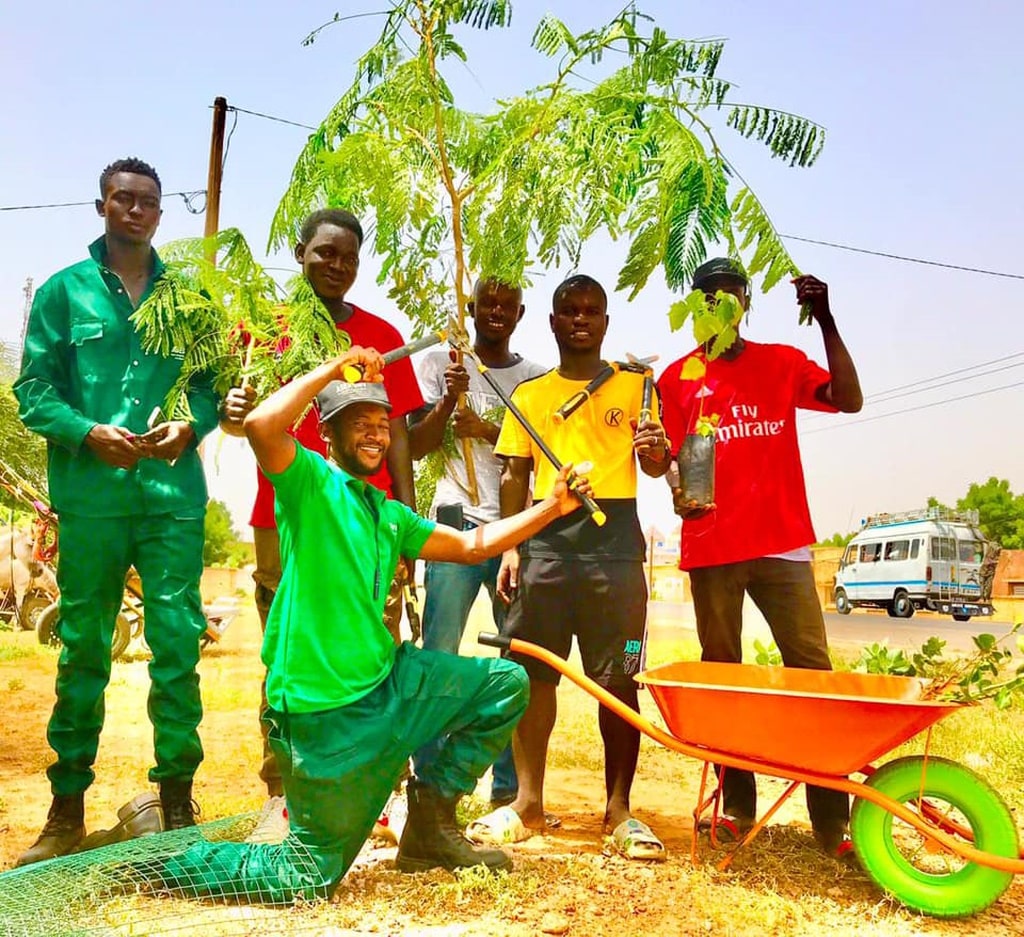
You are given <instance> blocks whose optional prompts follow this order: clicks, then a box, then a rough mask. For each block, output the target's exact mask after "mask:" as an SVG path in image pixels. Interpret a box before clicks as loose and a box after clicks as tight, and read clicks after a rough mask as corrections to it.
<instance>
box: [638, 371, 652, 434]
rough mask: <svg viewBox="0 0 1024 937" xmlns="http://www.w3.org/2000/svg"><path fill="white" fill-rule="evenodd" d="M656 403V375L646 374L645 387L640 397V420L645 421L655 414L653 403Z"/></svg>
mask: <svg viewBox="0 0 1024 937" xmlns="http://www.w3.org/2000/svg"><path fill="white" fill-rule="evenodd" d="M653 403H654V377H653V376H652V375H650V374H645V375H644V389H643V394H642V396H641V398H640V422H641V423H644V422H646V421H647V420H650V419H651V417H652V416H653V411H652V405H653Z"/></svg>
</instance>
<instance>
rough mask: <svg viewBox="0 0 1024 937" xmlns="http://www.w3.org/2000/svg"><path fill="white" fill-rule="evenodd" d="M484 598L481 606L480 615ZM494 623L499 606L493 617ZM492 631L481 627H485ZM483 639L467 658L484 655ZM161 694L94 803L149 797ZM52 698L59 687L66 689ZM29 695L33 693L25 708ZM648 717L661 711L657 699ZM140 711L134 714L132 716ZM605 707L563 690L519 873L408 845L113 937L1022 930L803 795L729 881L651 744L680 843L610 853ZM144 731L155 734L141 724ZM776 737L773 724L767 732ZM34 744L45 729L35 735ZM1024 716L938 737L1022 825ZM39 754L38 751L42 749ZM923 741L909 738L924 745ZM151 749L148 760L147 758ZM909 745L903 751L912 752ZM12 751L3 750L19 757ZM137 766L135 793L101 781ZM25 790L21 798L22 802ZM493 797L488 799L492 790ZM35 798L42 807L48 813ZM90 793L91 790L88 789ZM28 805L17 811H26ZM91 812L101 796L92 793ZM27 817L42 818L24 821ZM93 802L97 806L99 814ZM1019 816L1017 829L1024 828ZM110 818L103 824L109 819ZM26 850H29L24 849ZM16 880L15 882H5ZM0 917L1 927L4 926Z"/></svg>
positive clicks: (230, 766) (249, 634)
mask: <svg viewBox="0 0 1024 937" xmlns="http://www.w3.org/2000/svg"><path fill="white" fill-rule="evenodd" d="M482 607H483V606H482V605H480V606H478V613H480V612H481V609H482ZM477 621H479V623H480V624H481V625H485V624H486V622H487V617H486V612H482V613H481V614H479V617H478V618H477ZM476 630H477V629H476V628H474V627H473V626H472V625H471V627H470V629H469V631H470V633H471V634H475V632H476ZM257 632H258V629H257V628H256V627H255V625H254V624H253V621H252V616H246V617H245V618H243V619H240V620H239V621H238V622H236V624H235V625H233V626H232V632H231V633H229V636H228V638H227V639H226V641H225V643H224V645H222V646H221V647H219V648H216V649H214V650H213V651H212V652H211V653H209V654H208V655H204V660H203V663H202V665H201V666H202V674H203V684H202V685H203V693H204V702H205V708H206V713H207V715H206V718H205V720H204V726H203V735H204V742H205V745H206V748H207V752H208V755H207V761H206V763H205V764H204V766H203V770H202V773H201V777H200V786H199V795H200V798H201V800H202V803H203V807H204V813H205V815H206V816H207V817H218V816H225V815H230V814H237V813H242V812H247V811H252V810H254V809H256V808H257V807H258V806H259V803H260V801H261V795H260V792H259V785H258V782H256V781H255V772H256V767H257V759H258V750H259V735H258V728H257V723H256V715H255V708H256V704H257V699H258V672H259V671H258V663H257V661H256V659H255V657H256V642H257V640H258V634H257ZM10 637H11V636H9V635H7V634H0V685H3V684H4V683H6V682H7V681H8V680H10V679H23V680H25V681H26V682H28V683H29V684H30V685H31V686H35V685H36V684H39V685H41V686H45V685H46V684H47V683H49V685H50V686H52V669H53V655H52V652H48V651H47V652H43V655H42V656H41V657H40V656H39V655H37V653H36V652H35V651H34V650H32V651H29V652H26V653H25V654H22V653H13V654H10V653H8V654H7V655H6V656H5V652H4V651H3V648H4V646H5V645H7V646H11V645H12V643H14V644H18V645H19V646H20V643H21V642H11V641H10V640H9V639H10ZM469 648H470V645H469V643H468V641H467V644H466V645H465V649H466V650H469ZM696 656H697V653H696V642H695V640H694V639H693V637H692V635H687V634H684V635H682V636H679V637H677V638H674V639H672V640H670V641H663V642H659V643H657V644H655V645H653V646H652V647H651V648H650V649H649V663H650V664H651V665H654V664H657V663H661V662H664V661H667V660H670V659H679V658H691V659H692V658H695V657H696ZM146 686H147V679H146V674H145V664H144V663H143V662H141V661H139V662H134V663H128V664H122V665H118V666H117V667H116V668H115V679H114V681H113V682H112V687H111V692H110V694H109V696H108V710H109V712H110V716H109V717H108V730H107V733H106V734H105V739H106V737H107V735H108V734H113V733H116V732H119V731H120V732H126V731H128V728H126V725H128V726H130V727H132V728H131V731H132V732H134V733H135V735H134V736H133V739H134V740H130V741H129V742H128V743H127V744H126V745H125V746H124V747H113V745H114V740H113V739H111V740H110V742H109V743H108V742H107V741H105V743H104V748H103V749H101V759H100V763H99V764H98V766H97V770H98V782H97V785H96V787H97V788H99V790H97V791H96V800H100V798H103V800H102V801H101V803H103V804H104V809H106V810H107V812H108V813H109V807H107V806H106V805H113V806H116V805H117V804H118V803H120V802H123V800H124V799H126V796H128V795H131V794H132V793H134V792H135V790H134V788H135V786H136V784H137V783H138V779H139V778H140V776H144V769H145V765H146V763H147V762H146V758H147V757H148V747H147V744H146V741H145V739H146V736H147V727H146V725H145V715H144V705H145V704H144V694H145V689H146ZM51 692H52V691H51ZM26 693H27V691H26V690H24V689H23V690H20V691H19V692H18V694H17V697H18V698H19V700H20V701H21V702H22V704H24V703H25V700H26ZM51 699H52V696H51V695H49V694H47V693H40V697H39V704H38V707H37V708H38V709H39V712H38V713H37V712H35V711H33V712H32V713H29V712H28V711H27V710H25V712H24V713H23V721H24V720H29V721H31V720H33V719H34V720H35V724H34V725H35V728H33V729H32V732H33V733H36V732H38V733H39V739H38V740H37V748H38V751H36V752H34V753H24V752H19V755H24V759H23V762H22V763H23V764H24V765H25V766H29V765H38V767H40V768H41V767H42V766H43V765H45V763H46V762H47V760H48V752H47V751H46V749H45V743H44V742H42V725H43V723H44V722H45V718H46V715H47V713H48V709H49V705H50V700H51ZM642 707H643V709H644V712H645V714H646V715H648V716H649V717H651V718H655V717H656V713H655V711H654V708H653V704H652V703H651V701H650V700H649V698H647V697H646V696H644V698H643V701H642ZM128 713H131V714H132V718H131V719H130V720H129V719H127V716H126V714H128ZM595 714H596V703H595V701H594V700H593V699H592V698H591V697H589V696H587V695H586V694H585V693H583V692H582V691H581V690H579V689H577V688H576V687H574V686H572V685H570V684H568V683H566V682H565V681H563V689H562V690H561V691H560V693H559V721H558V726H557V728H556V730H555V734H554V736H553V739H552V745H551V760H550V767H549V785H548V792H549V796H548V807H549V809H551V810H553V811H554V812H556V813H558V814H559V815H560V816H561V817H562V819H563V827H562V829H561V830H559V831H556V832H554V833H549V834H546V835H544V836H542V837H535V838H534V839H532V840H530V841H529V842H527V843H525V844H522V845H521V846H517V847H515V848H514V854H515V858H516V868H515V870H514V871H513V872H512V873H511V874H509V875H502V876H480V875H477V874H476V873H473V872H468V873H464V874H462V875H459V876H451V875H448V874H445V873H442V872H435V873H431V874H428V875H417V876H405V875H401V874H400V873H398V872H396V871H394V870H393V868H392V867H391V862H390V859H391V857H392V856H393V850H390V851H389V850H378V851H376V852H375V853H373V854H371V855H368V857H367V862H366V864H364V865H363V866H362V867H361V868H358V869H356V870H354V871H352V872H351V873H350V874H349V875H348V876H347V877H346V879H345V880H344V882H343V883H342V885H341V886H340V888H339V890H338V893H337V895H336V896H335V898H334V900H332V901H331V902H329V903H324V904H316V905H312V906H306V907H296V908H290V909H285V910H280V909H265V908H251V907H242V906H234V905H222V904H212V903H197V902H186V901H178V900H171V899H158V898H152V897H132V898H124V899H118V900H117V901H116V902H111V903H109V904H108V905H107V906H106V907H105V910H104V914H105V917H106V927H105V930H104V931H102V932H104V933H109V934H111V935H119V937H120V935H133V937H137V935H148V934H154V935H155V934H178V933H180V934H189V935H217V937H232V935H276V934H282V935H283V934H317V935H324V937H327V935H332V937H333V935H350V934H371V933H372V934H395V935H398V934H401V935H444V937H456V935H474V937H484V935H487V937H519V935H536V934H539V933H542V932H545V930H546V931H547V932H554V933H567V934H569V935H577V937H641V935H644V937H647V935H663V934H664V935H673V937H676V935H696V934H701V935H709V934H710V935H716V937H717V935H722V937H755V935H756V937H762V935H777V937H811V935H814V937H818V935H822V934H833V935H840V937H846V935H855V937H931V935H943V937H945V935H966V937H996V935H999V937H1003V935H1007V934H1024V926H1022V921H1024V882H1022V881H1018V882H1015V883H1014V885H1013V886H1011V889H1010V890H1009V891H1008V892H1007V893H1006V894H1005V895H1004V896H1003V897H1002V898H1001V899H1000V900H999V902H997V903H996V905H995V906H994V907H993V908H992V909H990V910H989V911H987V912H985V913H983V914H980V915H977V916H976V917H974V918H971V919H969V920H967V921H960V922H943V921H937V920H933V919H929V918H923V917H919V916H917V915H914V914H912V913H910V912H908V911H906V910H905V909H903V908H902V907H900V906H899V905H898V904H897V903H895V902H894V901H892V900H891V899H888V898H886V897H885V896H884V895H882V894H881V892H879V891H878V889H877V888H876V887H875V886H874V885H873V884H872V883H871V882H870V881H869V880H868V879H867V877H866V876H865V875H864V874H863V873H862V872H860V871H859V870H858V869H856V868H848V867H845V866H841V865H839V864H837V863H834V862H832V861H831V860H829V859H827V858H826V857H823V856H822V855H821V854H820V853H819V852H818V851H817V850H816V848H815V847H814V844H813V841H812V839H811V837H810V835H809V831H808V829H807V823H806V814H805V812H804V809H803V806H802V803H801V801H802V798H801V797H800V796H799V795H798V796H797V797H794V798H792V799H791V801H790V802H789V803H787V805H786V806H785V807H784V808H783V811H782V812H781V814H780V817H779V819H778V821H777V822H776V823H775V824H774V825H773V826H772V827H770V828H769V829H768V830H767V831H766V832H765V833H764V834H763V835H762V836H761V837H760V838H759V839H758V840H756V841H755V843H754V844H753V845H752V846H751V847H750V848H749V849H748V850H747V851H745V853H744V854H741V855H740V856H739V857H737V859H736V861H735V863H734V865H733V867H732V869H731V870H730V871H728V872H718V871H716V869H715V866H714V861H713V860H714V859H716V858H718V856H717V855H716V854H715V853H714V852H713V851H712V850H711V849H710V848H709V846H708V845H707V843H704V844H702V860H703V861H702V863H701V864H698V865H696V866H694V865H691V863H690V860H689V846H690V823H691V821H690V816H689V813H690V810H691V809H692V801H693V799H694V794H695V791H696V787H697V785H698V783H699V774H700V769H701V764H700V763H698V762H695V761H692V760H690V759H686V758H684V757H682V756H680V755H677V754H675V753H673V752H670V751H668V750H666V749H664V748H662V747H660V746H658V745H656V744H654V743H652V742H649V741H648V740H645V741H644V744H643V747H642V751H641V762H640V771H639V776H638V778H637V782H636V785H635V788H634V796H633V802H634V806H635V809H636V811H637V814H638V815H639V816H640V817H641V818H642V819H644V820H646V821H647V822H649V823H650V824H651V825H652V827H653V828H654V829H655V830H656V831H657V832H658V833H659V835H660V836H661V837H662V839H663V840H664V841H665V843H666V845H667V847H668V849H669V857H668V859H667V861H666V862H665V863H663V864H660V865H653V866H651V865H641V864H638V863H634V862H629V861H627V860H625V859H622V858H620V857H618V856H615V855H607V854H605V853H604V852H603V849H602V836H601V830H600V822H599V821H600V816H601V811H602V809H603V792H602V787H603V783H602V780H601V754H600V751H601V749H600V739H599V736H598V733H597V725H596V723H597V720H596V718H595ZM139 723H141V725H139ZM766 731H772V727H766ZM26 739H29V740H32V739H35V734H32V735H26ZM1022 740H1024V713H1021V712H1020V711H1016V712H1006V713H995V712H994V711H992V710H989V709H988V708H977V709H970V710H965V711H963V712H961V713H958V714H956V715H955V716H954V717H952V718H950V719H948V720H946V721H945V722H944V723H941V724H940V725H939V727H937V729H936V731H935V733H934V737H933V740H932V750H933V751H934V752H936V753H941V754H946V755H948V756H949V757H951V758H954V759H956V760H959V761H962V762H964V763H966V764H968V765H970V766H972V767H975V769H976V770H978V771H979V773H981V774H983V775H984V776H985V777H987V778H988V780H989V781H990V782H991V783H993V784H994V785H995V786H996V787H997V788H999V789H1000V790H1001V791H1002V793H1003V794H1004V797H1005V798H1006V800H1007V801H1008V803H1009V804H1010V806H1011V808H1012V809H1013V810H1014V811H1015V812H1016V814H1017V816H1018V817H1020V816H1021V812H1022V811H1024V741H1022ZM26 744H28V742H26ZM920 744H921V743H920V742H916V743H911V745H910V746H907V749H908V751H910V750H919V748H920ZM140 750H141V751H143V752H147V755H140ZM902 753H903V752H902V751H901V752H897V753H894V754H902ZM7 756H8V752H7V751H6V750H5V751H4V759H3V760H4V761H5V762H6V761H7ZM122 765H123V769H122V770H123V774H122V775H121V777H122V779H123V778H124V777H127V778H129V780H128V781H127V782H126V784H125V787H126V788H127V789H121V790H116V789H115V790H109V789H108V788H106V787H103V785H104V784H106V783H107V782H108V779H109V778H110V776H111V774H112V773H113V772H114V771H115V770H117V769H118V767H119V766H122ZM27 770H28V767H25V768H23V769H22V771H21V774H20V775H18V777H17V778H15V776H14V774H12V773H7V772H5V771H4V769H3V765H2V764H0V790H2V791H3V794H4V798H3V800H2V801H0V831H3V830H5V829H6V830H7V831H8V834H9V835H8V841H9V842H10V840H11V838H13V841H14V843H13V844H11V845H8V846H7V851H6V852H5V853H2V854H0V858H2V859H4V860H5V861H10V858H11V857H12V856H13V855H15V854H16V852H17V849H18V848H21V846H22V845H23V844H24V842H27V841H30V840H31V836H32V835H34V831H35V828H36V824H37V823H38V821H39V819H40V818H41V816H42V813H44V812H45V806H44V803H45V793H43V792H44V790H45V787H44V784H43V783H42V782H40V781H39V780H38V779H29V781H26V780H25V779H24V778H23V777H22V776H21V775H23V774H24V773H25V771H27ZM15 780H17V782H18V784H19V785H21V787H20V788H19V792H20V794H19V796H18V797H17V798H15V797H14V796H11V795H10V794H9V789H10V785H11V783H12V782H13V781H15ZM780 787H781V784H780V782H778V781H776V780H773V779H770V778H761V779H760V790H761V793H762V798H763V805H767V803H768V802H769V801H770V799H771V795H772V794H773V793H777V792H778V791H779V790H780ZM485 793H486V789H485V790H484V794H485ZM26 797H27V798H28V801H31V800H32V798H35V802H34V803H29V804H28V806H29V808H31V810H29V809H28V808H26V803H27V802H28V801H26ZM90 797H92V794H91V795H90ZM15 800H17V802H15ZM90 802H91V803H92V801H90ZM485 808H486V800H485V799H484V798H483V797H481V798H479V799H476V800H473V801H471V802H469V803H467V804H465V805H464V807H463V810H464V816H471V815H473V814H476V813H479V812H481V811H482V810H484V809H485ZM19 809H20V811H21V812H22V813H28V814H29V815H28V817H27V819H26V818H23V817H21V816H18V815H16V814H17V811H18V810H19ZM90 809H93V808H92V807H90ZM1018 822H1019V821H1018ZM93 825H95V824H93ZM16 847H17V848H16ZM0 887H2V878H0ZM4 933H5V931H4V928H3V926H2V922H0V934H4Z"/></svg>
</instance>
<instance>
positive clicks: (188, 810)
mask: <svg viewBox="0 0 1024 937" xmlns="http://www.w3.org/2000/svg"><path fill="white" fill-rule="evenodd" d="M160 805H161V806H162V807H163V808H164V829H165V830H183V829H185V828H186V827H189V826H195V825H196V814H197V813H198V812H199V807H198V805H197V804H196V802H195V801H194V800H193V799H192V781H191V779H189V780H188V781H181V780H170V779H169V780H166V781H161V782H160Z"/></svg>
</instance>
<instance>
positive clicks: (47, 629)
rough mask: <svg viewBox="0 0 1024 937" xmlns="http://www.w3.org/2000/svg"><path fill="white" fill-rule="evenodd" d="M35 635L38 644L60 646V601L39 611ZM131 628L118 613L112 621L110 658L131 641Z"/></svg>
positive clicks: (114, 658) (123, 649)
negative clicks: (112, 631) (112, 632)
mask: <svg viewBox="0 0 1024 937" xmlns="http://www.w3.org/2000/svg"><path fill="white" fill-rule="evenodd" d="M36 637H37V638H38V639H39V643H40V644H46V645H48V646H49V647H60V644H61V641H60V603H59V602H54V603H53V604H52V605H50V606H48V607H47V608H45V609H44V610H43V611H42V612H40V613H39V615H38V617H37V619H36ZM131 637H132V629H131V625H130V624H129V623H128V619H127V618H125V617H124V615H122V614H118V616H117V620H116V621H115V622H114V639H113V641H112V646H111V648H110V659H111V660H117V659H118V658H119V657H120V656H121V655H122V654H123V653H124V652H125V648H127V647H128V642H129V641H131Z"/></svg>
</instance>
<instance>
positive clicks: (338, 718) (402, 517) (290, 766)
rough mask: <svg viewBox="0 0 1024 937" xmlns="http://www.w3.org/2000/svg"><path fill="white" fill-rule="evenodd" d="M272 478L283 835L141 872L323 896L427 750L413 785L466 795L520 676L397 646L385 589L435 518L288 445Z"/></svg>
mask: <svg viewBox="0 0 1024 937" xmlns="http://www.w3.org/2000/svg"><path fill="white" fill-rule="evenodd" d="M269 477H270V479H271V481H272V482H273V484H274V490H275V493H276V495H277V520H278V526H279V528H280V530H281V557H282V559H283V561H284V571H283V576H282V579H281V585H280V587H279V588H278V591H277V596H276V597H275V599H274V604H273V606H272V607H271V610H270V618H269V620H268V622H267V631H266V636H265V638H264V643H263V661H264V663H265V664H266V665H267V667H268V674H267V700H268V702H269V706H270V708H269V709H268V710H267V711H266V713H265V715H264V719H265V720H266V721H267V722H268V723H269V726H270V735H269V741H270V745H271V747H272V748H273V750H274V754H275V756H276V758H277V763H278V765H279V766H280V768H281V778H282V780H283V782H284V791H285V795H286V797H287V801H288V820H289V825H290V829H291V832H290V835H289V837H288V838H287V839H286V840H285V841H284V842H283V843H281V844H277V845H269V844H264V843H234V842H205V841H204V842H199V843H196V844H194V845H192V846H191V847H189V848H188V849H186V850H184V851H183V852H182V853H181V854H179V855H177V856H174V857H171V858H168V859H163V860H159V861H158V862H156V863H154V864H153V865H152V866H149V867H147V868H145V869H140V871H141V872H142V874H144V875H145V877H147V878H149V879H150V880H151V881H152V880H155V881H156V882H158V883H159V884H160V885H161V886H162V887H165V888H170V889H173V890H175V891H178V892H181V893H183V894H185V895H189V896H193V897H199V896H215V897H224V898H232V899H240V898H241V899H245V900H250V901H261V902H267V903H273V904H279V903H288V902H290V901H292V900H293V899H294V898H295V897H303V898H315V897H323V896H325V895H329V894H330V893H331V892H333V890H334V888H335V886H336V885H337V883H338V882H339V881H340V880H341V878H342V876H343V875H344V874H345V872H346V871H347V870H348V868H349V866H350V865H351V864H352V860H353V859H355V857H356V855H357V854H358V852H359V850H360V848H361V847H362V845H363V843H364V842H365V840H366V837H367V836H369V834H370V831H371V830H372V828H373V823H374V821H375V820H376V819H377V818H378V817H379V816H380V811H381V808H382V807H383V806H384V803H385V801H386V800H387V798H388V795H389V794H390V793H391V791H392V790H393V788H394V785H395V782H396V781H397V780H398V778H399V777H400V776H401V774H402V772H403V770H404V769H405V766H406V764H407V763H408V760H409V756H410V755H411V754H412V753H413V752H414V751H416V750H417V749H419V748H421V747H422V746H423V745H425V744H427V743H428V742H437V744H438V745H439V753H438V756H437V758H436V759H435V760H433V761H432V762H431V764H430V765H429V766H428V767H426V768H424V769H423V771H421V772H420V773H419V780H420V781H421V782H422V783H424V784H425V785H427V786H429V787H431V788H434V789H436V790H437V791H439V792H440V794H441V795H442V796H443V797H445V798H454V797H456V796H457V795H459V794H466V793H469V792H471V791H472V790H473V789H474V788H475V786H476V782H477V779H478V778H479V777H480V775H482V774H483V773H484V771H486V770H487V767H488V766H489V765H490V764H492V763H493V761H494V759H495V758H496V757H497V756H498V753H499V752H501V751H502V750H503V749H504V748H505V746H506V745H507V744H508V741H509V739H510V738H511V736H512V731H513V729H514V728H515V725H516V723H517V722H518V721H519V718H520V716H521V715H522V714H523V711H524V710H525V709H526V704H527V700H528V696H529V682H528V680H527V678H526V674H525V672H524V671H523V669H522V668H521V667H520V666H519V665H518V664H515V663H512V662H511V661H506V660H501V659H498V658H475V657H456V656H455V655H453V654H446V653H443V652H440V651H424V650H420V649H419V648H417V647H414V646H413V645H412V644H409V643H408V642H406V643H404V644H402V645H401V647H399V648H398V649H397V650H396V649H395V646H394V642H393V641H392V639H391V636H390V634H388V631H387V629H386V628H385V627H384V624H383V620H382V612H383V606H384V600H385V597H386V595H387V591H388V585H389V583H390V582H391V576H392V572H393V571H394V568H395V565H396V564H397V562H398V557H399V556H400V555H401V556H408V557H412V558H415V557H417V556H418V555H419V552H420V549H421V548H422V546H423V544H424V543H425V542H426V540H427V539H428V538H429V536H430V534H431V533H432V532H433V529H434V524H433V522H432V521H428V520H426V519H424V518H422V517H419V516H418V515H416V514H415V513H413V512H412V511H411V510H410V509H409V508H407V507H406V506H405V505H404V504H402V503H401V502H399V501H394V500H390V499H386V498H385V497H384V493H383V492H381V491H378V490H377V489H375V488H373V487H372V486H370V485H367V483H366V482H365V481H363V480H361V479H357V478H354V477H353V476H351V475H348V474H347V473H346V472H344V471H343V470H341V469H339V468H337V467H332V466H329V465H328V464H327V463H326V462H325V461H324V459H323V458H322V457H320V456H319V455H316V454H315V453H311V452H310V451H309V450H307V449H304V448H303V447H302V446H301V445H298V444H297V445H296V457H295V460H294V461H293V462H292V464H291V465H290V466H289V467H288V468H287V469H286V470H285V471H284V472H282V473H281V474H279V475H272V476H269Z"/></svg>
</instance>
